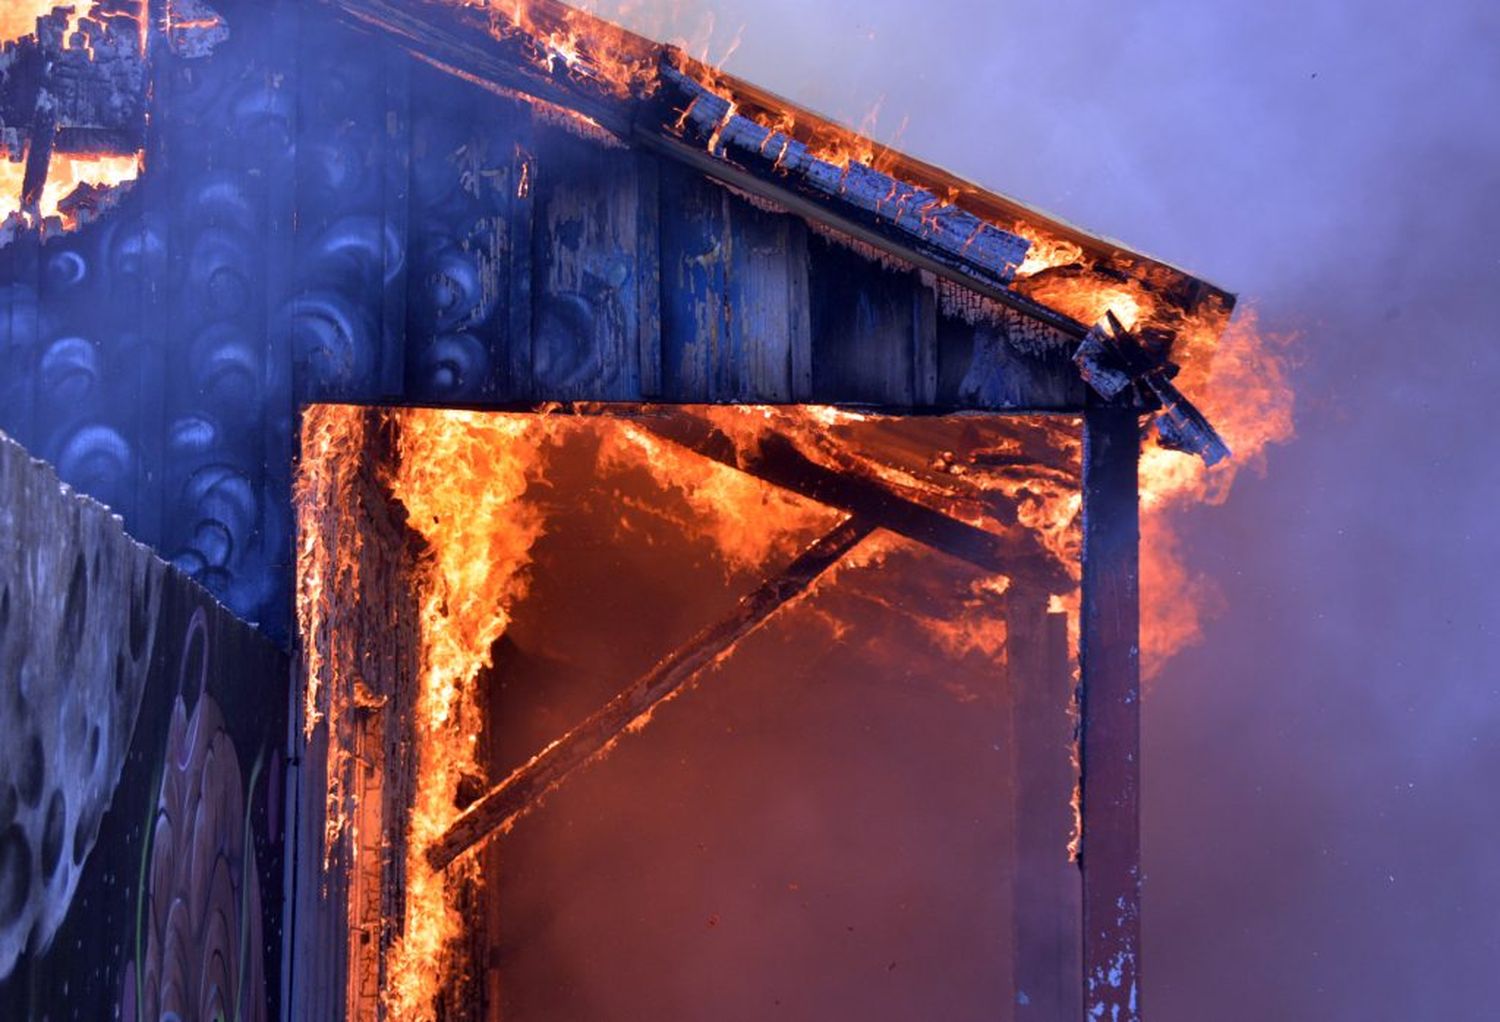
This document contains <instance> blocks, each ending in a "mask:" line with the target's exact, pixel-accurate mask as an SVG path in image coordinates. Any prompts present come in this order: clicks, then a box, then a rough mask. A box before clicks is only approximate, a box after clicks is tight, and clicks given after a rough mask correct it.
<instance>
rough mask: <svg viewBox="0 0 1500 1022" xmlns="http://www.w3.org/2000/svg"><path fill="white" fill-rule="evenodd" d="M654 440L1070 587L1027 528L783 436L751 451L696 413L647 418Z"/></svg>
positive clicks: (994, 567)
mask: <svg viewBox="0 0 1500 1022" xmlns="http://www.w3.org/2000/svg"><path fill="white" fill-rule="evenodd" d="M636 421H637V422H638V423H639V424H640V425H641V426H643V427H644V428H646V429H648V430H650V431H651V433H652V434H653V435H655V436H658V437H660V438H662V439H664V440H669V441H671V442H673V443H675V444H678V445H680V446H682V447H686V448H688V449H689V450H691V451H693V452H694V453H696V454H700V455H702V456H704V457H707V458H712V459H713V460H715V461H718V462H720V463H722V464H725V465H728V466H730V467H732V468H736V469H739V470H740V471H742V472H745V473H748V474H749V475H753V476H755V477H756V478H757V479H762V480H764V481H766V482H768V483H771V484H772V485H773V486H778V487H781V488H782V489H784V490H790V491H792V492H793V493H797V494H800V495H801V496H804V497H807V498H808V499H810V500H815V501H817V502H818V503H820V504H827V505H828V506H830V507H836V508H838V509H839V510H841V511H846V512H848V513H850V514H853V515H858V516H860V517H862V518H868V519H869V520H871V521H873V522H874V523H876V524H877V525H879V526H880V527H881V528H883V529H886V530H888V531H890V532H894V533H897V534H898V535H901V536H904V537H906V538H907V539H910V540H913V541H914V542H917V543H921V544H922V545H924V546H928V547H931V548H933V549H935V550H939V551H941V552H943V553H945V554H948V555H949V556H952V557H956V558H958V559H960V560H963V561H966V562H968V563H969V564H972V565H974V566H975V567H977V568H979V569H980V570H982V571H986V572H991V573H995V574H1005V575H1014V574H1017V573H1024V574H1025V575H1026V576H1027V577H1028V578H1031V579H1034V580H1035V582H1036V584H1038V585H1042V586H1046V587H1048V588H1049V591H1051V592H1062V591H1064V590H1065V589H1069V588H1071V587H1072V582H1071V581H1070V580H1069V579H1068V577H1067V573H1066V572H1065V571H1064V570H1063V567H1062V565H1061V564H1059V563H1057V560H1056V558H1054V557H1053V556H1052V555H1051V554H1050V553H1048V552H1047V550H1046V549H1045V548H1044V547H1043V546H1042V545H1041V543H1040V542H1039V541H1038V540H1037V538H1036V536H1035V534H1034V533H1033V532H1032V531H1031V530H1030V529H1027V528H1025V527H1024V526H1014V527H1010V528H1007V529H1006V530H1005V531H1004V532H991V531H989V530H988V529H981V528H979V527H978V526H974V525H970V524H969V523H968V522H964V521H960V520H959V519H957V518H953V517H951V516H949V515H946V514H944V513H942V512H941V511H938V510H935V509H933V508H931V507H928V506H926V505H925V504H920V503H917V502H916V501H914V500H911V499H910V498H908V497H905V496H903V495H901V494H900V493H897V492H896V491H894V490H892V489H891V488H890V487H889V486H887V485H886V484H885V483H883V482H881V481H880V480H878V479H875V478H873V477H872V476H870V475H868V474H864V473H861V472H859V471H858V470H857V468H856V467H855V466H853V465H852V464H851V465H847V466H843V467H841V469H837V470H836V469H833V468H829V467H826V466H824V465H820V464H818V463H817V462H815V461H813V460H812V459H810V458H809V457H808V456H807V455H805V454H803V453H802V452H801V451H800V450H798V449H797V446H796V445H795V444H794V443H792V441H790V440H789V439H787V438H786V437H784V436H781V435H780V434H776V433H771V434H768V435H766V436H765V437H763V438H762V439H761V440H760V442H759V443H758V444H757V445H756V446H755V447H754V448H751V449H743V448H737V447H736V446H735V445H734V444H733V443H732V442H730V440H729V438H728V437H726V436H725V435H724V434H723V433H721V432H720V431H719V430H718V429H717V428H715V427H714V426H713V424H712V423H710V422H708V421H706V420H704V419H700V418H698V417H696V416H692V415H670V416H643V417H642V418H640V419H638V420H636Z"/></svg>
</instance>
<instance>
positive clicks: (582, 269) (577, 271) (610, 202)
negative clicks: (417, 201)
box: [532, 136, 642, 400]
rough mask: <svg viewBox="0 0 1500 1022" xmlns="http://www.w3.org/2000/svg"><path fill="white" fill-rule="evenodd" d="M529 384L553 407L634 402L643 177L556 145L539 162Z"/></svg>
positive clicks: (628, 167) (602, 157)
mask: <svg viewBox="0 0 1500 1022" xmlns="http://www.w3.org/2000/svg"><path fill="white" fill-rule="evenodd" d="M536 176H537V181H536V189H537V197H536V227H535V230H536V235H535V248H534V256H533V265H532V272H533V281H534V285H533V302H534V304H533V317H534V319H533V322H534V335H533V349H532V359H533V363H532V377H533V384H534V387H535V388H536V390H537V391H538V392H539V393H544V394H546V395H547V396H548V397H549V398H556V399H561V400H567V399H595V400H632V399H635V398H638V397H639V396H640V392H641V391H640V386H641V380H640V351H641V326H642V323H641V303H640V291H639V274H640V273H641V245H640V226H641V225H640V212H641V185H640V168H639V163H638V160H637V157H636V156H635V154H634V153H631V152H629V151H626V150H623V149H607V148H602V147H599V146H597V145H591V144H588V143H586V142H584V141H582V140H577V139H572V138H566V137H558V136H554V137H553V138H552V139H551V140H549V144H548V145H547V146H546V147H545V148H544V149H542V150H541V151H540V152H539V154H538V159H537V174H536Z"/></svg>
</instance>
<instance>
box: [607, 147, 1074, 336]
mask: <svg viewBox="0 0 1500 1022" xmlns="http://www.w3.org/2000/svg"><path fill="white" fill-rule="evenodd" d="M631 139H632V141H634V142H635V143H636V144H637V145H640V146H642V147H644V148H646V149H649V150H651V151H653V152H657V153H660V154H661V155H663V156H666V157H669V158H670V159H673V160H676V161H678V162H679V163H683V164H685V165H687V166H689V167H692V168H693V169H694V170H697V171H699V172H700V173H702V174H704V175H706V176H708V177H711V178H713V179H714V180H715V181H722V182H723V183H724V184H727V185H731V186H733V187H735V188H738V189H739V190H740V191H742V192H745V193H746V194H748V195H753V196H755V197H756V198H758V199H764V200H766V201H768V202H773V203H775V204H776V205H778V206H780V207H781V208H782V209H784V210H786V211H787V212H788V213H792V214H794V215H796V216H800V217H802V218H803V219H804V220H809V221H811V222H813V223H817V224H822V225H823V226H825V227H830V228H832V229H833V230H835V231H838V232H839V233H840V234H845V235H847V236H849V237H851V238H853V239H854V240H856V241H860V242H863V243H864V244H866V245H869V246H870V247H872V248H875V249H877V250H879V251H881V252H885V253H886V254H888V255H892V256H894V257H896V258H897V259H900V260H902V261H903V262H906V263H910V264H911V265H912V266H913V267H914V268H916V269H919V270H927V271H928V272H930V273H932V274H934V275H936V276H938V277H942V278H944V279H945V280H951V281H953V282H955V283H957V284H961V285H963V286H964V287H966V288H968V289H970V290H971V291H973V292H974V293H975V294H978V295H980V296H982V297H985V298H988V299H990V300H991V301H995V302H998V303H1000V304H1001V305H1004V306H1007V307H1008V308H1012V309H1015V310H1016V311H1017V312H1024V313H1025V314H1026V315H1028V316H1031V317H1033V318H1035V319H1036V320H1038V321H1040V322H1042V323H1045V324H1047V325H1048V326H1051V327H1055V328H1056V329H1058V330H1061V331H1063V332H1064V333H1066V334H1067V335H1068V336H1070V337H1075V338H1079V339H1082V338H1083V337H1084V336H1085V335H1086V334H1087V333H1088V328H1087V327H1086V326H1084V325H1083V324H1082V323H1080V322H1078V321H1077V320H1076V319H1073V318H1072V317H1070V316H1065V315H1063V314H1062V313H1060V312H1056V311H1054V310H1052V309H1049V308H1047V307H1046V306H1045V305H1042V304H1041V303H1039V302H1036V301H1033V300H1032V299H1030V298H1027V297H1026V296H1025V295H1022V294H1018V293H1017V292H1015V291H1012V290H1010V289H1009V288H1006V287H1002V286H1000V285H997V284H993V283H990V282H987V281H985V280H981V279H978V278H976V277H975V276H974V275H973V274H972V273H965V272H963V271H962V270H960V269H959V268H957V267H955V266H953V265H950V264H949V263H946V262H944V261H942V260H940V259H937V258H935V257H933V256H931V255H928V254H927V253H925V252H922V251H920V250H919V249H917V248H915V247H913V246H909V245H903V244H900V243H897V242H894V241H892V240H891V239H890V238H889V237H887V236H886V235H884V234H882V233H881V232H879V231H877V230H875V229H874V228H871V227H868V226H866V225H864V224H861V223H859V222H857V221H856V220H855V219H853V218H852V217H850V216H845V215H841V214H840V213H838V212H837V211H835V210H834V209H833V208H832V207H831V205H829V204H823V203H819V202H815V201H814V200H812V199H810V198H807V197H805V196H803V195H799V194H798V193H796V192H793V191H790V190H788V189H786V188H783V187H781V186H779V185H777V184H776V183H775V182H774V181H773V180H768V179H767V178H765V177H762V176H761V175H759V174H756V173H753V172H752V171H749V170H746V169H744V168H742V167H739V166H736V165H735V164H733V163H730V162H729V161H727V160H724V159H721V158H719V157H716V156H714V155H713V154H712V153H710V152H709V151H708V150H707V149H705V148H704V147H703V146H701V145H693V144H691V143H688V142H684V141H682V140H681V139H679V138H676V137H674V136H672V135H671V134H664V133H658V132H656V131H654V130H651V129H648V128H645V127H637V129H636V130H635V132H634V134H633V135H632V136H631Z"/></svg>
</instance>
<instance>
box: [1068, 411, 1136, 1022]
mask: <svg viewBox="0 0 1500 1022" xmlns="http://www.w3.org/2000/svg"><path fill="white" fill-rule="evenodd" d="M1083 436H1084V446H1083V615H1082V649H1081V650H1080V654H1079V657H1080V667H1081V672H1082V681H1081V685H1080V692H1079V699H1080V708H1079V761H1080V770H1081V773H1082V779H1081V783H1082V792H1081V798H1082V814H1083V834H1082V845H1081V848H1080V859H1079V861H1080V863H1081V865H1082V869H1083V998H1084V1010H1085V1017H1087V1018H1091V1019H1092V1018H1105V1019H1111V1020H1117V1022H1139V1020H1140V1017H1141V1008H1140V1004H1141V996H1140V968H1141V960H1140V956H1141V917H1140V904H1141V869H1140V853H1141V828H1140V770H1141V757H1140V752H1141V699H1140V695H1141V686H1140V650H1139V645H1140V568H1139V552H1140V551H1139V547H1140V499H1139V495H1138V490H1137V485H1138V480H1137V475H1138V470H1137V466H1138V462H1139V457H1140V426H1139V420H1138V413H1137V412H1136V411H1135V410H1133V409H1130V408H1119V407H1110V406H1105V405H1096V406H1094V407H1091V408H1090V409H1089V410H1088V411H1087V412H1086V413H1085V415H1084V434H1083Z"/></svg>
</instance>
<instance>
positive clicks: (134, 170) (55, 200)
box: [0, 0, 145, 230]
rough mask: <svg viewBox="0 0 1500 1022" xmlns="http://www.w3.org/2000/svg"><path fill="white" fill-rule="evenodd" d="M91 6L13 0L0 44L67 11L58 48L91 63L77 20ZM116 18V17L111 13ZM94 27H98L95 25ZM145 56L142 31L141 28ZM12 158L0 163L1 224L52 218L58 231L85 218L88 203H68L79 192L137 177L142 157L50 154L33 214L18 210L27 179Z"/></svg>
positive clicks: (1, 15) (4, 10)
mask: <svg viewBox="0 0 1500 1022" xmlns="http://www.w3.org/2000/svg"><path fill="white" fill-rule="evenodd" d="M96 6H97V5H96V4H92V3H91V4H88V5H85V4H84V3H82V2H81V0H80V2H78V3H75V4H72V5H69V4H58V3H54V2H52V0H14V2H7V3H4V4H0V40H19V39H22V38H23V37H26V36H34V35H35V34H36V31H37V19H38V18H40V17H44V16H46V15H48V14H51V13H52V11H53V10H54V9H62V10H66V11H67V12H68V21H67V26H66V28H65V30H64V33H63V45H64V47H65V49H67V50H69V51H72V52H75V53H76V52H79V51H85V52H86V54H87V56H88V57H89V58H90V59H92V57H93V50H92V48H91V41H90V38H89V37H88V33H87V32H86V31H83V29H84V28H85V27H86V26H83V25H82V24H81V22H82V19H83V18H84V17H85V16H87V15H91V14H93V12H94V10H95V8H96ZM114 16H115V17H119V15H114ZM95 27H96V28H97V26H95ZM142 38H143V43H142V47H143V52H144V28H143V36H142ZM10 155H11V156H12V157H13V158H12V159H8V160H6V159H0V223H3V222H5V221H7V220H10V219H11V218H12V217H14V216H19V217H20V218H21V220H22V222H23V223H25V224H27V225H28V226H32V227H36V226H40V225H41V224H42V223H43V222H45V221H48V220H51V219H53V218H56V220H57V221H58V222H60V223H61V225H62V228H63V230H74V229H76V228H77V227H79V226H81V225H82V223H83V222H86V220H87V219H88V216H87V210H88V209H89V207H90V205H91V204H90V203H89V202H88V201H86V200H85V201H81V202H80V201H76V199H75V203H76V207H75V205H74V204H70V203H69V202H68V201H67V200H68V199H70V198H74V197H75V194H76V193H79V191H80V189H84V190H89V189H93V190H97V191H98V192H100V193H104V192H107V191H108V190H110V189H114V188H119V187H122V186H124V185H127V184H128V183H130V182H132V181H134V180H135V179H136V178H137V177H139V176H140V173H141V168H142V165H143V162H144V158H145V154H144V153H143V152H135V153H127V154H119V153H60V152H53V153H52V155H51V158H50V160H49V162H48V166H47V177H46V182H45V184H44V185H43V187H42V193H41V196H40V197H39V199H38V202H37V208H36V210H35V211H31V210H23V209H22V208H21V193H22V189H23V186H24V179H25V176H26V163H25V160H24V158H22V157H23V156H24V154H23V153H20V152H12V153H10Z"/></svg>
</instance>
